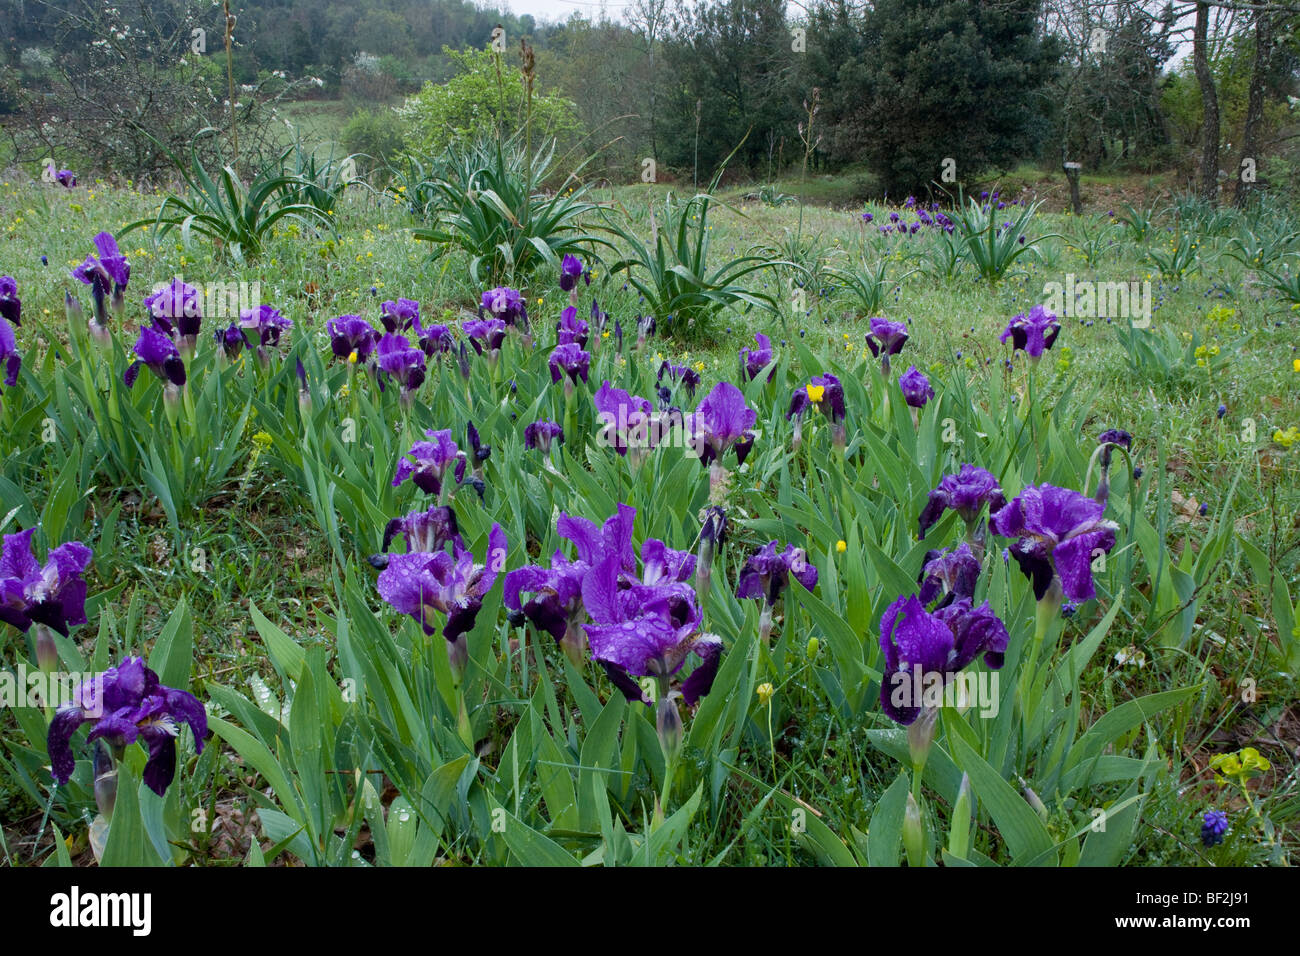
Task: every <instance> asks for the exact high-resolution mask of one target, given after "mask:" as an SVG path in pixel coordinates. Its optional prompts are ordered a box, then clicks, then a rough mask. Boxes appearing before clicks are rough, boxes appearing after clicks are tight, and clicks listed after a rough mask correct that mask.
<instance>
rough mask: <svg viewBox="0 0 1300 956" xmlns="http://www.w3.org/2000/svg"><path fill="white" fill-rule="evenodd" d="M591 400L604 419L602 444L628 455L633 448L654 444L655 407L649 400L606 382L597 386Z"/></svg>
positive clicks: (601, 433) (600, 416) (602, 422)
mask: <svg viewBox="0 0 1300 956" xmlns="http://www.w3.org/2000/svg"><path fill="white" fill-rule="evenodd" d="M592 402H593V403H594V404H595V406H596V415H597V417H598V418H599V419H600V422H601V432H600V440H601V442H602V443H604V444H605V445H609V446H612V447H613V448H614V450H615V451H617V452H618V453H619V454H620V455H626V454H627V452H628V449H629V448H632V447H635V448H647V447H650V446H651V445H652V442H651V440H650V435H649V431H650V424H651V418H650V416H651V414H652V412H653V411H654V406H653V405H651V404H650V402H649V401H648V400H647V399H644V398H640V397H639V396H635V395H629V394H628V393H627V392H625V391H623V389H621V388H615V387H614V386H613V385H611V384H610V383H609V382H608V381H604V382H601V384H600V388H598V389H596V394H595V395H593V396H592Z"/></svg>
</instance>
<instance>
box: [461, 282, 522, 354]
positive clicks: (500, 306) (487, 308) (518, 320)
mask: <svg viewBox="0 0 1300 956" xmlns="http://www.w3.org/2000/svg"><path fill="white" fill-rule="evenodd" d="M483 311H484V312H487V313H488V314H489V315H491V316H492V318H494V319H499V320H501V321H502V322H504V323H505V324H506V325H519V326H521V327H524V328H526V327H527V325H528V309H527V308H526V307H525V306H524V297H523V296H522V295H520V294H519V292H518V291H516V290H515V289H508V288H506V287H505V286H498V287H497V288H495V289H489V290H488V291H487V292H484V293H483ZM465 331H466V332H469V329H468V327H466V329H465ZM470 334H471V335H473V333H472V332H471V333H470ZM494 347H495V348H500V346H499V345H498V346H494Z"/></svg>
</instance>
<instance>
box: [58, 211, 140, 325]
mask: <svg viewBox="0 0 1300 956" xmlns="http://www.w3.org/2000/svg"><path fill="white" fill-rule="evenodd" d="M95 249H96V250H97V251H98V252H99V258H96V257H95V256H93V255H89V256H86V261H85V262H83V263H82V264H81V265H79V266H77V267H76V268H75V269H73V270H72V278H74V279H76V280H77V281H78V282H84V283H85V284H86V285H88V286H90V294H91V298H92V299H93V300H94V305H95V317H94V319H92V320H91V322H90V331H91V334H92V335H94V336H95V337H96V338H97V339H107V338H108V308H107V304H108V302H109V300H110V297H111V300H112V305H113V311H114V312H120V311H121V310H122V306H123V305H124V303H125V293H126V284H127V281H128V280H129V279H130V278H131V263H129V262H127V260H126V256H124V255H122V253H121V251H120V250H119V249H118V248H117V240H116V239H114V238H113V234H112V233H109V232H101V233H99V234H98V235H97V236H95Z"/></svg>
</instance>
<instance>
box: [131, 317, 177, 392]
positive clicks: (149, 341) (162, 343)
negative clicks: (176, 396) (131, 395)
mask: <svg viewBox="0 0 1300 956" xmlns="http://www.w3.org/2000/svg"><path fill="white" fill-rule="evenodd" d="M132 350H133V351H134V352H135V361H134V362H132V363H131V364H130V365H129V366H127V369H126V373H125V374H124V375H123V376H122V381H123V382H124V383H125V384H126V387H127V388H133V387H135V380H136V378H137V377H138V376H139V374H140V366H141V365H147V366H148V367H149V371H151V372H153V373H154V374H155V375H157V376H158V377H159V378H160V379H162V380H163V382H164V383H165V384H166V385H167V387H168V388H171V389H176V390H179V389H180V388H181V387H182V386H183V385H184V384H185V363H184V361H182V360H181V353H180V351H179V350H178V349H177V348H176V343H175V342H173V341H172V340H171V339H169V338H168V337H167V336H166V335H165V334H163V333H162V332H160V331H159V330H158V329H157V328H155V327H154V326H151V325H142V326H140V335H139V337H138V338H137V339H136V340H135V345H134V346H132Z"/></svg>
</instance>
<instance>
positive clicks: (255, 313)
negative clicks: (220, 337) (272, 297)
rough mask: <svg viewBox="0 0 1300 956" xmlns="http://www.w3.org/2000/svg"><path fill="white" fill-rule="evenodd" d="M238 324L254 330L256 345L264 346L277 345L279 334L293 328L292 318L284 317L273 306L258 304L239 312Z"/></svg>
mask: <svg viewBox="0 0 1300 956" xmlns="http://www.w3.org/2000/svg"><path fill="white" fill-rule="evenodd" d="M239 326H240V328H244V329H248V330H250V331H253V332H256V333H257V341H258V345H259V346H261V347H263V348H265V347H267V346H278V345H279V344H280V336H281V335H282V334H283V333H284V332H287V331H288V330H289V329H291V328H293V320H292V319H286V318H285V317H284V316H283V315H281V314H280V310H279V309H277V308H275V307H274V306H270V305H259V306H257V307H256V308H252V309H245V310H243V311H242V312H240V313H239Z"/></svg>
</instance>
